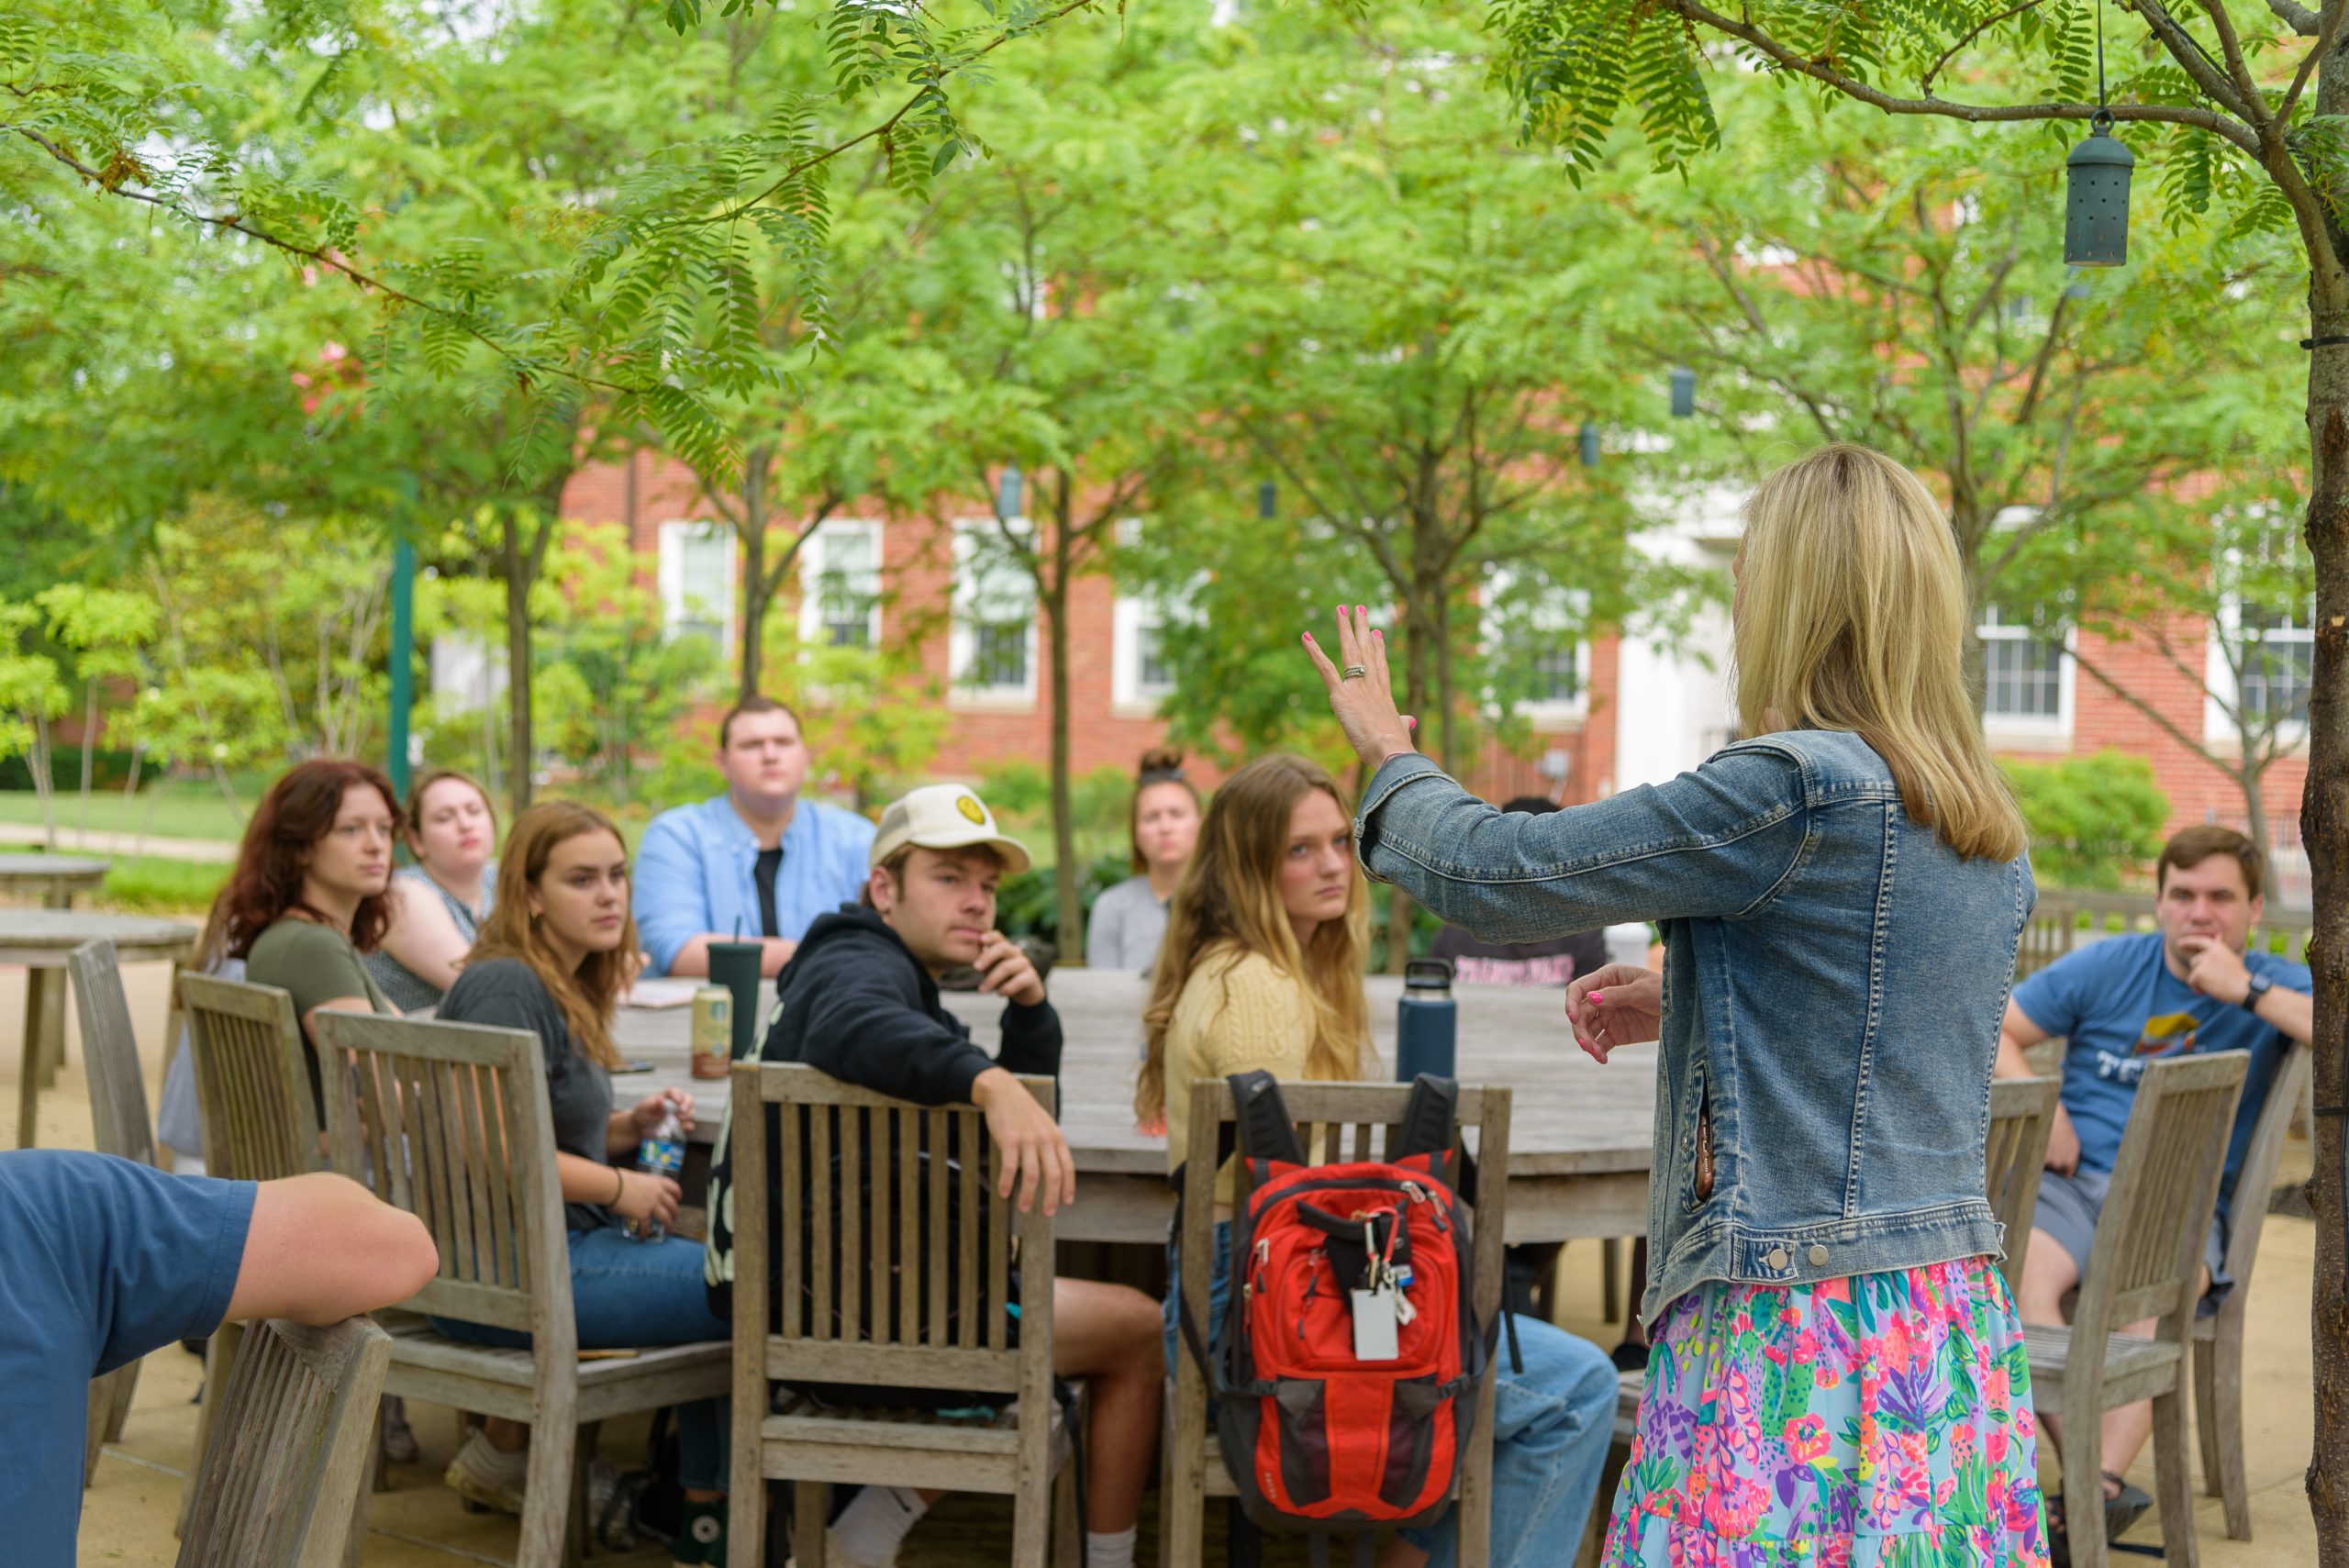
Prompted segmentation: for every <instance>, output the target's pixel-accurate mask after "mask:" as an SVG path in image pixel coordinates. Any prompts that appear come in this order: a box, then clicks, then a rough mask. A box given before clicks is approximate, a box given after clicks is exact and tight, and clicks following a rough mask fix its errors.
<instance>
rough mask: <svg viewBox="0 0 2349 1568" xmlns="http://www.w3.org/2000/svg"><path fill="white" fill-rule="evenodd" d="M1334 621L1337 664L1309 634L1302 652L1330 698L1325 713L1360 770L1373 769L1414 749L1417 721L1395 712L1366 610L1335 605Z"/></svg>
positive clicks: (1382, 646) (1380, 643) (1381, 636)
mask: <svg viewBox="0 0 2349 1568" xmlns="http://www.w3.org/2000/svg"><path fill="white" fill-rule="evenodd" d="M1337 619H1338V625H1337V635H1338V659H1339V661H1340V662H1338V663H1336V664H1332V663H1331V662H1330V658H1329V655H1328V654H1326V653H1324V652H1322V651H1321V645H1320V644H1319V643H1318V642H1316V641H1314V640H1313V634H1312V633H1311V632H1309V631H1308V632H1307V633H1306V634H1305V651H1306V652H1307V653H1308V655H1310V656H1311V658H1312V660H1313V667H1314V669H1316V670H1317V671H1319V672H1320V675H1321V684H1322V687H1323V688H1324V689H1325V690H1326V691H1327V692H1328V693H1329V695H1330V712H1331V713H1332V714H1335V715H1336V716H1337V719H1338V727H1339V728H1341V729H1343V730H1344V731H1345V732H1346V743H1347V744H1348V745H1350V746H1352V747H1353V749H1354V755H1355V756H1357V757H1360V758H1361V759H1362V761H1363V765H1364V767H1367V768H1371V769H1375V768H1377V766H1378V765H1379V764H1380V763H1382V762H1386V759H1387V758H1389V757H1392V756H1394V755H1395V754H1396V753H1397V752H1399V751H1413V750H1415V749H1416V748H1415V747H1414V746H1413V745H1412V743H1411V731H1412V730H1413V729H1414V728H1417V727H1418V724H1419V721H1418V720H1417V719H1414V718H1407V717H1404V716H1403V715H1402V714H1400V713H1397V711H1396V709H1395V682H1394V678H1393V677H1392V676H1391V675H1389V674H1388V673H1387V671H1386V633H1384V632H1378V631H1373V630H1371V629H1370V611H1369V609H1368V607H1367V606H1362V605H1356V606H1354V607H1353V610H1352V611H1351V612H1349V611H1348V610H1347V608H1346V606H1343V605H1340V606H1338V617H1337Z"/></svg>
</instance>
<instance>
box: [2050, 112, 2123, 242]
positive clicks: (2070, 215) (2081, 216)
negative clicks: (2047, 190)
mask: <svg viewBox="0 0 2349 1568" xmlns="http://www.w3.org/2000/svg"><path fill="white" fill-rule="evenodd" d="M2064 162H2065V170H2066V172H2067V173H2068V176H2069V177H2068V179H2067V181H2066V190H2065V198H2064V260H2065V261H2066V262H2068V263H2069V264H2071V265H2072V266H2075V267H2118V266H2121V264H2123V263H2124V262H2126V261H2128V260H2129V171H2130V170H2132V169H2133V168H2134V167H2136V163H2137V161H2136V159H2134V158H2133V157H2132V156H2130V153H2129V149H2128V148H2127V147H2126V146H2124V145H2123V144H2122V143H2121V139H2120V138H2119V137H2116V136H2114V135H2113V134H2112V117H2111V116H2110V115H2108V114H2104V113H2102V112H2099V114H2098V115H2097V117H2095V118H2094V119H2092V120H2090V121H2089V122H2088V134H2087V136H2085V137H2083V138H2081V139H2080V141H2079V143H2078V145H2077V146H2076V147H2074V148H2073V149H2072V155H2071V156H2070V157H2069V158H2067V159H2065V161H2064Z"/></svg>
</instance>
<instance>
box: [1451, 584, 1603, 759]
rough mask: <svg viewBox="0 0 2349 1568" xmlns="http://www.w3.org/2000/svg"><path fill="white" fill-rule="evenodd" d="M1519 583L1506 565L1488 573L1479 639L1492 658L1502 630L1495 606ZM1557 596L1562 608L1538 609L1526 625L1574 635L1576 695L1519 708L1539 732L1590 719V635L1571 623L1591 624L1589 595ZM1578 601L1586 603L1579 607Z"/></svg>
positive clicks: (1523, 704)
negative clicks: (1494, 612)
mask: <svg viewBox="0 0 2349 1568" xmlns="http://www.w3.org/2000/svg"><path fill="white" fill-rule="evenodd" d="M1515 582H1516V574H1515V573H1512V572H1510V571H1509V569H1508V567H1506V566H1495V567H1492V568H1490V569H1489V570H1487V571H1486V574H1485V600H1484V604H1485V607H1484V609H1483V611H1482V612H1481V615H1480V624H1479V629H1478V637H1479V638H1480V639H1481V640H1482V642H1483V644H1484V651H1485V652H1486V654H1487V655H1488V656H1489V655H1490V654H1491V652H1492V651H1493V649H1494V647H1495V645H1496V643H1497V637H1498V628H1497V627H1495V625H1494V624H1493V616H1492V609H1493V606H1497V605H1498V604H1499V603H1500V602H1501V600H1502V599H1504V598H1506V597H1507V596H1508V591H1509V589H1510V588H1511V587H1512V586H1513V585H1514V584H1515ZM1557 594H1558V595H1559V605H1558V606H1557V607H1556V608H1555V609H1554V610H1553V611H1549V612H1545V611H1543V610H1542V609H1541V608H1539V607H1536V608H1534V609H1532V610H1531V611H1530V612H1529V613H1528V615H1527V617H1525V622H1524V623H1522V624H1523V625H1524V626H1525V628H1527V629H1531V630H1534V631H1543V630H1554V631H1556V632H1557V633H1558V634H1559V635H1561V636H1572V637H1573V638H1574V639H1575V641H1574V656H1575V695H1573V696H1572V697H1570V698H1568V699H1566V700H1565V701H1564V702H1543V701H1540V700H1537V699H1532V698H1526V699H1521V700H1520V701H1519V702H1518V703H1517V705H1516V714H1517V717H1520V718H1521V719H1523V720H1525V722H1526V723H1528V724H1529V725H1531V726H1532V727H1533V728H1535V729H1542V730H1550V729H1564V728H1569V727H1571V726H1573V725H1576V724H1580V723H1582V722H1584V721H1585V720H1586V719H1588V718H1589V717H1590V635H1589V632H1588V629H1587V627H1586V628H1585V629H1583V630H1580V631H1577V630H1575V628H1574V627H1573V626H1572V624H1571V623H1572V622H1574V621H1575V620H1582V621H1584V622H1587V620H1588V617H1589V596H1588V595H1585V594H1583V593H1581V591H1580V590H1578V589H1565V588H1561V589H1559V590H1557ZM1576 599H1580V600H1581V601H1582V602H1581V603H1580V604H1576V603H1575V600H1576ZM1553 621H1554V622H1555V623H1557V624H1556V625H1555V626H1554V627H1550V626H1547V625H1545V623H1548V622H1553Z"/></svg>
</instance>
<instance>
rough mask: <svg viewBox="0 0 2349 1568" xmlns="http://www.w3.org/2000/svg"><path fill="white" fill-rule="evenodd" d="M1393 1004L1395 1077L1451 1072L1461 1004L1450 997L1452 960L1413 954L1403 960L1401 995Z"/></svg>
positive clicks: (1401, 1079)
mask: <svg viewBox="0 0 2349 1568" xmlns="http://www.w3.org/2000/svg"><path fill="white" fill-rule="evenodd" d="M1395 1006H1396V1017H1395V1081H1396V1082H1397V1083H1398V1084H1408V1083H1409V1082H1410V1081H1411V1080H1412V1079H1414V1078H1417V1077H1418V1076H1419V1074H1420V1073H1432V1074H1434V1075H1435V1076H1436V1077H1438V1078H1450V1077H1452V1076H1453V1058H1454V1057H1455V1055H1456V1054H1457V1051H1456V1050H1455V1047H1456V1045H1457V1043H1458V1040H1459V1034H1460V1004H1459V1003H1457V1002H1455V1001H1453V999H1452V965H1451V963H1450V962H1447V961H1445V960H1443V959H1440V958H1415V959H1413V960H1411V962H1408V963H1407V964H1405V965H1404V966H1403V999H1402V1000H1401V1001H1400V1002H1397V1004H1396V1005H1395Z"/></svg>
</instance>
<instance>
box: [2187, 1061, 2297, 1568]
mask: <svg viewBox="0 0 2349 1568" xmlns="http://www.w3.org/2000/svg"><path fill="white" fill-rule="evenodd" d="M2308 1078H2309V1052H2308V1050H2307V1049H2306V1048H2305V1047H2301V1046H2295V1047H2293V1048H2292V1051H2291V1054H2290V1055H2288V1056H2287V1057H2286V1058H2285V1059H2284V1062H2283V1064H2282V1065H2281V1066H2279V1067H2278V1068H2277V1071H2276V1077H2275V1080H2274V1082H2273V1083H2271V1084H2269V1085H2268V1088H2267V1100H2266V1104H2265V1105H2263V1106H2260V1109H2259V1119H2258V1120H2257V1121H2256V1122H2254V1124H2253V1126H2252V1133H2251V1142H2250V1143H2249V1145H2247V1146H2246V1147H2245V1148H2244V1150H2243V1165H2242V1167H2241V1169H2239V1170H2238V1171H2237V1172H2236V1173H2235V1191H2234V1202H2233V1205H2232V1208H2231V1210H2230V1220H2231V1223H2230V1224H2229V1226H2228V1233H2227V1255H2226V1262H2227V1273H2228V1274H2229V1275H2230V1276H2231V1277H2232V1279H2233V1280H2234V1282H2235V1284H2234V1289H2233V1290H2232V1291H2230V1292H2229V1293H2228V1294H2227V1298H2226V1300H2225V1301H2223V1302H2221V1303H2220V1305H2219V1309H2218V1311H2216V1312H2214V1313H2211V1314H2210V1315H2209V1316H2207V1317H2201V1316H2198V1317H2197V1318H2195V1319H2194V1424H2195V1427H2196V1429H2197V1430H2198V1431H2199V1434H2200V1436H2201V1440H2202V1485H2203V1489H2204V1490H2205V1491H2206V1492H2208V1493H2209V1494H2210V1496H2213V1497H2219V1498H2222V1499H2224V1503H2225V1507H2226V1516H2227V1535H2228V1538H2229V1539H2230V1540H2250V1539H2251V1487H2250V1483H2249V1482H2248V1480H2247V1479H2246V1478H2245V1477H2244V1474H2243V1317H2244V1314H2245V1312H2246V1311H2247V1310H2248V1307H2247V1306H2246V1301H2247V1298H2248V1297H2249V1296H2250V1295H2251V1273H2252V1267H2253V1265H2254V1264H2255V1263H2256V1262H2258V1261H2259V1233H2260V1229H2261V1228H2262V1227H2263V1226H2264V1225H2265V1224H2266V1220H2267V1193H2268V1189H2269V1188H2271V1187H2273V1186H2274V1185H2275V1184H2276V1165H2277V1161H2278V1160H2280V1159H2281V1158H2282V1156H2283V1152H2284V1140H2285V1137H2286V1135H2287V1134H2288V1133H2289V1131H2290V1130H2291V1125H2292V1116H2293V1111H2294V1109H2295V1107H2296V1106H2299V1099H2300V1092H2301V1090H2302V1088H2303V1087H2304V1086H2305V1085H2306V1084H2307V1083H2308Z"/></svg>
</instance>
